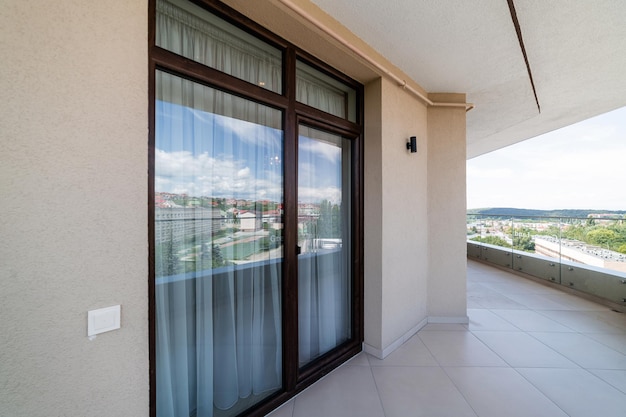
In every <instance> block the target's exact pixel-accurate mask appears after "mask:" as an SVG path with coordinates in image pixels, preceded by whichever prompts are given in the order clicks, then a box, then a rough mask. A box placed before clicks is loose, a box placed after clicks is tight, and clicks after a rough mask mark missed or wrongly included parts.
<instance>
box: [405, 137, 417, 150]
mask: <svg viewBox="0 0 626 417" xmlns="http://www.w3.org/2000/svg"><path fill="white" fill-rule="evenodd" d="M406 148H407V149H410V150H411V153H415V152H417V138H416V137H415V136H411V138H410V139H409V141H408V142H407V143H406Z"/></svg>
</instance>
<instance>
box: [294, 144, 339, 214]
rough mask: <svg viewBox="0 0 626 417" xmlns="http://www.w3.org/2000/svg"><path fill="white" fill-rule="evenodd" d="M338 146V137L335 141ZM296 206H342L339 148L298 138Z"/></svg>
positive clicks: (334, 145)
mask: <svg viewBox="0 0 626 417" xmlns="http://www.w3.org/2000/svg"><path fill="white" fill-rule="evenodd" d="M337 139H338V142H339V143H341V137H337ZM298 141H299V150H298V202H300V203H319V202H321V201H322V200H329V201H331V202H332V203H335V204H339V203H341V148H340V145H336V144H334V143H330V142H326V141H321V140H317V139H312V138H309V137H306V136H300V137H299V138H298Z"/></svg>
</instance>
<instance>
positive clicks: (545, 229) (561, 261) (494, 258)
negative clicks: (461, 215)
mask: <svg viewBox="0 0 626 417" xmlns="http://www.w3.org/2000/svg"><path fill="white" fill-rule="evenodd" d="M625 222H626V220H625V219H624V218H623V217H622V216H612V215H605V214H596V215H593V214H590V215H589V217H585V218H576V217H537V216H532V217H509V216H500V215H496V216H490V215H477V214H472V215H468V219H467V235H468V240H467V255H468V257H469V258H471V259H480V260H482V261H485V262H488V263H490V264H492V265H496V266H499V267H503V268H506V269H512V270H514V271H517V272H520V273H522V274H525V275H526V276H528V277H532V278H536V279H539V280H546V281H549V282H550V283H551V284H555V285H556V288H566V289H567V290H569V291H573V292H574V293H577V294H578V295H581V296H584V297H587V298H589V299H592V300H595V301H598V302H600V303H604V304H606V305H608V306H611V307H612V308H614V309H617V310H619V311H622V312H626V226H625V224H624V223H625Z"/></svg>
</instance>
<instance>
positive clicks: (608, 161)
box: [467, 107, 626, 210]
mask: <svg viewBox="0 0 626 417" xmlns="http://www.w3.org/2000/svg"><path fill="white" fill-rule="evenodd" d="M625 161H626V107H623V108H620V109H617V110H613V111H611V112H608V113H605V114H602V115H599V116H596V117H593V118H590V119H587V120H585V121H582V122H579V123H576V124H573V125H570V126H567V127H564V128H561V129H558V130H555V131H552V132H548V133H545V134H543V135H540V136H537V137H535V138H532V139H528V140H526V141H523V142H520V143H517V144H514V145H511V146H508V147H506V148H502V149H499V150H497V151H494V152H490V153H488V154H485V155H481V156H478V157H476V158H473V159H471V160H468V161H467V208H468V209H475V208H487V207H512V208H527V209H538V210H556V209H596V210H625V209H626V189H625V188H624V187H623V181H624V178H626V163H625Z"/></svg>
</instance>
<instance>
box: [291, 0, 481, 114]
mask: <svg viewBox="0 0 626 417" xmlns="http://www.w3.org/2000/svg"><path fill="white" fill-rule="evenodd" d="M279 1H280V2H281V3H282V4H284V5H285V6H287V7H288V8H289V9H291V10H292V11H294V12H295V13H297V14H298V15H300V17H302V18H304V19H305V20H307V21H308V22H309V23H312V24H313V25H314V26H315V27H316V28H318V29H320V30H321V31H322V32H324V33H325V34H327V35H328V36H330V37H331V38H332V39H334V40H335V41H337V42H339V43H340V44H341V45H343V46H345V47H346V48H348V49H349V50H350V51H351V52H353V53H354V54H356V55H357V56H358V57H359V58H361V59H362V60H364V61H365V62H366V63H368V64H370V65H371V66H373V67H374V68H375V69H377V70H378V71H380V72H382V73H383V74H385V75H386V76H388V77H389V78H391V79H392V80H393V81H395V82H396V83H397V84H398V86H399V87H402V89H404V90H407V91H409V92H410V93H411V94H413V95H414V96H416V97H417V98H419V99H420V100H421V101H423V102H424V103H426V104H427V105H429V106H432V107H464V108H465V111H470V110H471V109H473V108H474V104H472V103H445V102H438V101H432V100H430V99H429V98H428V97H426V96H425V95H424V94H423V93H422V92H420V91H419V90H417V89H415V88H413V87H411V86H410V85H408V84H407V82H406V80H404V79H402V78H401V77H399V76H397V75H396V74H394V73H393V72H391V71H390V70H389V69H387V68H385V67H384V66H383V65H381V64H380V63H378V62H376V61H374V60H373V59H372V58H370V57H369V56H368V55H367V54H366V53H365V52H363V51H361V50H360V49H359V48H357V47H356V46H354V45H353V44H352V43H350V42H349V41H347V40H345V39H344V38H343V37H342V36H341V35H339V34H338V33H337V32H335V31H334V30H332V29H331V28H329V27H328V26H326V25H325V24H324V23H322V22H320V21H319V20H318V19H316V18H315V17H313V16H311V15H310V14H309V13H307V12H306V11H305V10H303V9H302V8H301V7H300V6H298V5H296V4H294V3H293V2H292V1H291V0H279Z"/></svg>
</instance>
